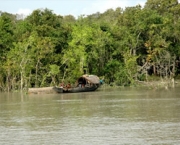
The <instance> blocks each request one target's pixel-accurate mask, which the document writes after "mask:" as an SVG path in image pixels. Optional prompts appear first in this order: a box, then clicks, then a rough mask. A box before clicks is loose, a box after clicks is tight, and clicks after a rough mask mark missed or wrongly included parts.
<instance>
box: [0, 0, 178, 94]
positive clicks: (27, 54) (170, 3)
mask: <svg viewBox="0 0 180 145" xmlns="http://www.w3.org/2000/svg"><path fill="white" fill-rule="evenodd" d="M179 60H180V4H179V3H178V0H164V1H160V0H148V1H147V2H146V4H145V6H144V8H142V7H141V6H139V5H137V6H134V7H127V8H125V9H124V10H123V9H121V8H117V9H116V10H113V9H109V10H107V11H106V12H104V13H95V14H92V15H88V16H86V17H84V16H83V15H82V16H80V17H78V19H75V18H74V17H73V16H71V15H69V16H64V17H63V16H60V15H56V14H54V13H53V11H51V10H49V9H44V10H40V9H38V10H35V11H33V13H32V14H31V15H29V16H28V17H26V18H24V19H18V17H17V16H16V15H12V14H9V13H6V12H0V70H1V71H0V90H2V91H10V90H19V89H21V90H22V89H27V88H28V87H43V86H53V85H58V84H59V83H60V82H61V81H64V80H65V81H68V82H74V81H75V79H77V77H79V76H80V75H82V74H84V73H88V74H96V75H98V76H100V77H102V78H103V79H104V80H105V82H106V83H109V84H116V85H130V84H134V83H135V81H136V80H140V81H148V78H149V76H152V75H153V76H157V77H161V78H175V77H177V76H178V74H179V73H180V62H179Z"/></svg>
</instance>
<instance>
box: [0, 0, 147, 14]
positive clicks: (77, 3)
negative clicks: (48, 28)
mask: <svg viewBox="0 0 180 145" xmlns="http://www.w3.org/2000/svg"><path fill="white" fill-rule="evenodd" d="M146 1H147V0H0V11H2V12H8V13H12V14H20V15H29V14H31V13H32V11H33V10H36V9H45V8H48V9H50V10H52V11H53V12H54V13H55V14H57V15H61V16H65V15H73V16H75V17H78V16H81V15H90V14H94V13H96V12H100V13H103V12H105V11H106V10H107V9H110V8H113V9H116V8H117V7H121V8H126V7H131V6H136V5H138V4H140V5H142V6H144V4H145V2H146Z"/></svg>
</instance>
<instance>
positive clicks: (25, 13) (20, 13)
mask: <svg viewBox="0 0 180 145" xmlns="http://www.w3.org/2000/svg"><path fill="white" fill-rule="evenodd" d="M31 13H32V10H30V9H19V10H18V11H17V14H19V15H25V16H28V15H30V14H31Z"/></svg>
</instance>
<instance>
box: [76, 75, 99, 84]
mask: <svg viewBox="0 0 180 145" xmlns="http://www.w3.org/2000/svg"><path fill="white" fill-rule="evenodd" d="M81 78H84V79H86V80H87V81H89V82H90V83H93V84H99V81H100V80H99V77H98V76H96V75H83V76H81V77H80V78H79V79H78V80H80V79H81Z"/></svg>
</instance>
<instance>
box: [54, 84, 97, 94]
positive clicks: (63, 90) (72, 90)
mask: <svg viewBox="0 0 180 145" xmlns="http://www.w3.org/2000/svg"><path fill="white" fill-rule="evenodd" d="M98 87H99V85H94V86H92V87H83V88H81V87H75V88H69V89H67V88H61V87H53V90H54V91H55V92H57V93H78V92H91V91H95V90H96V89H97V88H98Z"/></svg>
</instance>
